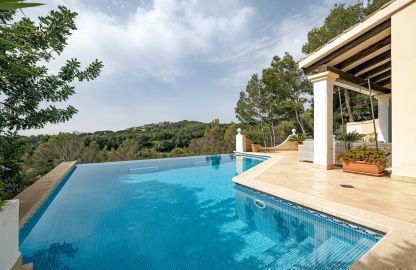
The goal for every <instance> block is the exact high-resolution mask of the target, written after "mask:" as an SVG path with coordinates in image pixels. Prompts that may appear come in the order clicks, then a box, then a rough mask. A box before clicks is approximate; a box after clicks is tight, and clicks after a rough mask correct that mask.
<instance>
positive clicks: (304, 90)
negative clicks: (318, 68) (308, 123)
mask: <svg viewBox="0 0 416 270" xmlns="http://www.w3.org/2000/svg"><path fill="white" fill-rule="evenodd" d="M262 78H263V82H264V84H265V86H266V90H267V91H268V92H271V93H272V99H271V100H270V102H272V103H275V104H274V106H275V113H276V115H277V118H278V119H284V118H287V117H288V116H289V117H293V116H295V119H296V121H297V124H298V126H299V127H300V129H301V131H302V133H303V134H305V133H306V128H305V125H304V121H303V117H302V113H303V111H304V107H305V104H307V103H308V101H309V100H308V97H309V96H310V95H311V94H312V84H311V82H310V81H309V80H308V79H307V78H306V76H305V74H304V73H303V71H302V70H301V69H300V68H299V67H298V64H297V63H296V61H295V60H294V59H293V57H292V56H291V55H290V54H289V53H287V52H286V53H285V54H284V56H283V57H279V56H274V57H273V60H272V63H271V65H270V67H269V68H267V69H265V70H263V76H262ZM276 102H277V103H276Z"/></svg>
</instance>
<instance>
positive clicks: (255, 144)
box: [247, 131, 261, 152]
mask: <svg viewBox="0 0 416 270" xmlns="http://www.w3.org/2000/svg"><path fill="white" fill-rule="evenodd" d="M247 137H248V139H249V140H250V141H251V152H259V151H260V144H259V142H260V140H261V136H260V133H258V132H257V131H252V132H250V133H249V134H247Z"/></svg>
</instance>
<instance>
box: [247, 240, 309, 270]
mask: <svg viewBox="0 0 416 270" xmlns="http://www.w3.org/2000/svg"><path fill="white" fill-rule="evenodd" d="M314 245H315V241H314V240H313V239H312V238H309V237H308V238H306V239H305V240H304V241H302V242H301V243H298V242H296V241H295V240H293V239H291V238H288V239H287V240H285V241H284V242H282V243H279V244H276V245H274V246H273V247H272V248H270V249H268V250H266V251H265V252H263V253H262V254H261V255H260V256H258V257H256V259H255V260H253V261H252V263H251V264H249V265H247V266H246V269H256V268H261V269H270V270H271V269H279V270H280V269H291V266H292V265H294V264H296V263H297V262H298V261H299V260H301V259H302V258H304V257H302V255H303V256H305V255H307V254H309V253H310V252H312V250H313V247H314ZM259 266H260V267H259Z"/></svg>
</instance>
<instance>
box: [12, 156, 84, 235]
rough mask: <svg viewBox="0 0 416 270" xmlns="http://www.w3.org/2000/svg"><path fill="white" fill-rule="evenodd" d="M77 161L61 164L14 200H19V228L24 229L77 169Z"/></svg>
mask: <svg viewBox="0 0 416 270" xmlns="http://www.w3.org/2000/svg"><path fill="white" fill-rule="evenodd" d="M76 164H77V161H66V162H62V163H60V164H59V165H58V166H56V167H55V168H54V169H52V170H51V171H50V172H48V173H47V174H45V175H44V176H42V177H41V178H39V180H37V181H36V182H35V183H33V184H32V185H31V186H29V187H28V188H26V189H25V190H23V191H22V192H21V193H20V194H18V195H17V196H16V197H14V198H13V199H18V200H19V227H20V229H22V228H23V227H24V225H25V224H26V223H27V222H28V221H29V220H30V218H31V217H32V216H33V215H34V214H35V213H36V211H37V210H38V209H39V208H40V207H41V206H42V204H43V203H44V202H45V201H46V200H47V199H48V198H49V196H50V195H51V194H52V192H53V191H54V190H55V189H56V187H57V186H58V185H59V184H60V183H61V182H62V181H63V180H64V179H65V177H66V176H67V175H68V174H69V173H71V172H72V170H73V169H74V168H75V166H76Z"/></svg>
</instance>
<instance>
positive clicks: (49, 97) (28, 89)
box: [0, 0, 103, 197]
mask: <svg viewBox="0 0 416 270" xmlns="http://www.w3.org/2000/svg"><path fill="white" fill-rule="evenodd" d="M6 2H7V3H12V2H13V3H12V4H13V5H15V4H20V5H21V7H24V6H25V5H26V6H28V4H29V3H23V1H14V0H13V1H1V2H0V4H5V3H6ZM10 7H11V6H10ZM76 16H77V13H75V12H72V11H70V10H69V9H67V8H66V7H63V6H59V7H58V9H57V10H53V11H51V12H50V13H49V14H48V15H47V16H43V17H39V18H38V20H37V22H34V21H32V20H30V19H29V18H26V17H25V16H23V17H21V18H20V17H17V16H16V14H15V12H14V11H13V10H11V11H4V12H1V13H0V21H1V22H2V24H1V26H0V32H1V40H2V41H3V42H0V74H1V75H0V136H1V143H2V146H3V147H2V149H1V151H0V166H1V167H2V168H6V169H3V170H2V172H1V179H2V181H3V182H4V185H5V190H6V194H8V195H7V196H8V197H12V196H14V195H16V194H17V193H18V192H19V191H20V190H22V188H23V187H24V186H25V183H24V181H23V177H22V169H23V167H24V166H26V165H27V164H23V160H24V159H26V158H27V157H26V156H28V155H29V156H30V157H29V161H28V162H29V163H31V162H32V156H31V152H32V151H34V148H32V147H31V148H30V149H27V148H26V145H25V144H26V143H27V142H28V140H25V139H22V138H21V137H19V136H17V135H16V134H18V132H19V131H21V130H25V129H32V128H42V127H44V126H45V125H46V124H49V123H52V124H53V123H59V122H65V121H67V120H69V119H70V118H71V117H72V116H73V115H74V114H75V113H76V112H77V110H76V109H75V108H74V107H73V106H71V105H67V106H66V107H63V106H58V104H59V103H61V102H65V101H67V100H68V98H69V97H70V96H72V95H73V94H74V93H75V87H74V86H73V83H75V82H82V81H89V80H93V79H95V78H97V77H98V76H99V74H100V71H101V69H102V67H103V65H102V63H101V62H100V61H98V60H95V61H93V62H92V63H91V64H90V65H88V66H87V67H86V68H85V69H82V68H81V63H80V62H79V61H78V60H77V59H75V58H72V59H68V60H67V61H66V63H65V64H64V65H63V66H61V67H60V68H59V70H58V72H50V71H49V69H48V67H47V65H48V66H49V65H50V64H51V62H52V60H54V59H55V58H56V57H59V56H60V55H61V53H62V52H63V50H64V48H65V46H66V45H67V39H68V38H69V36H70V35H71V33H72V31H74V30H76V26H75V17H76ZM5 41H6V42H5ZM7 41H9V42H7ZM71 142H74V141H71ZM77 143H78V142H77ZM81 144H82V143H79V145H81ZM53 145H54V146H56V145H59V143H58V142H57V143H56V144H53ZM66 146H68V145H66ZM63 147H65V145H63ZM68 147H69V146H68ZM70 148H71V151H75V150H76V148H75V146H74V145H70ZM78 148H79V147H78ZM48 150H49V151H48ZM61 150H63V152H60V153H64V155H66V154H68V153H67V152H65V150H66V149H60V150H59V151H61ZM51 151H52V152H53V151H55V155H54V154H53V153H52V152H51ZM57 151H58V150H56V149H55V150H54V149H45V148H43V149H39V150H38V152H37V155H43V154H45V155H46V156H48V155H49V157H48V158H47V159H46V156H45V157H42V158H40V159H39V160H41V162H42V163H43V165H42V167H44V168H45V170H46V169H47V168H50V167H52V166H53V164H54V162H56V161H60V160H66V159H71V158H73V157H74V156H77V153H74V154H72V155H71V156H57ZM36 162H38V160H37V161H36ZM38 167H39V166H38Z"/></svg>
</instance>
